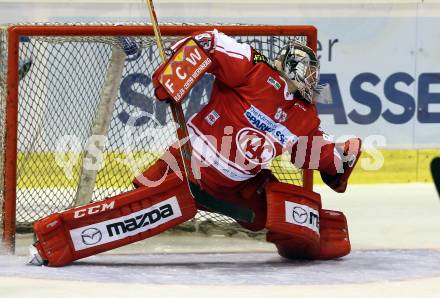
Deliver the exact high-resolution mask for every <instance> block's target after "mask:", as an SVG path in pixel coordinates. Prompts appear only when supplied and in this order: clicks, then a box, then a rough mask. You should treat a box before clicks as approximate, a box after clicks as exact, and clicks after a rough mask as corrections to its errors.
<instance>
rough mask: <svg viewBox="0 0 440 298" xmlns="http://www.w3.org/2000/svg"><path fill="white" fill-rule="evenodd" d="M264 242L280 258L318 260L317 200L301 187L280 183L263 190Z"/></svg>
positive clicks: (319, 201) (319, 204)
mask: <svg viewBox="0 0 440 298" xmlns="http://www.w3.org/2000/svg"><path fill="white" fill-rule="evenodd" d="M266 196H267V222H266V228H267V229H268V230H269V232H268V233H267V237H266V239H267V241H269V242H272V243H274V244H275V245H276V246H277V249H278V252H279V254H280V255H281V256H283V257H285V258H290V259H315V258H317V257H318V256H319V251H320V235H319V232H320V231H319V213H320V210H321V197H320V195H319V194H317V193H315V192H312V191H308V190H305V189H304V188H302V187H299V186H295V185H290V184H286V183H281V182H270V183H269V184H268V185H267V186H266Z"/></svg>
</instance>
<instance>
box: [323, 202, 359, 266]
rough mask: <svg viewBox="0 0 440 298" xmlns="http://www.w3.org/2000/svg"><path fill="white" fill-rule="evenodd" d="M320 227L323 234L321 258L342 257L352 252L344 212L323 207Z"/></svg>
mask: <svg viewBox="0 0 440 298" xmlns="http://www.w3.org/2000/svg"><path fill="white" fill-rule="evenodd" d="M319 227H320V228H319V232H320V234H321V239H320V252H319V259H322V260H328V259H334V258H340V257H343V256H345V255H348V254H349V253H350V250H351V245H350V238H349V237H348V227H347V219H346V218H345V215H344V213H342V212H340V211H333V210H324V209H322V210H321V212H320V223H319Z"/></svg>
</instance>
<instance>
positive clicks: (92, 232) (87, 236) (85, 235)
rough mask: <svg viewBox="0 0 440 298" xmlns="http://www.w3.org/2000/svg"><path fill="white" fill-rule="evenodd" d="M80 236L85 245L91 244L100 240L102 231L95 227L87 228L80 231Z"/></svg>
mask: <svg viewBox="0 0 440 298" xmlns="http://www.w3.org/2000/svg"><path fill="white" fill-rule="evenodd" d="M81 238H82V242H83V243H84V244H85V245H93V244H96V243H98V242H99V241H101V239H102V233H101V231H100V230H98V229H97V228H88V229H86V230H84V231H82V232H81Z"/></svg>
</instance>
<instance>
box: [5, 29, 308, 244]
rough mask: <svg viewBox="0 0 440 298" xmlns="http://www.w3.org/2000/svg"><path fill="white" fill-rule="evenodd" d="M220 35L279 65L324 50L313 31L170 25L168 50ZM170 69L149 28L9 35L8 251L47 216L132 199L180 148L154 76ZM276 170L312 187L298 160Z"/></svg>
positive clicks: (206, 82)
mask: <svg viewBox="0 0 440 298" xmlns="http://www.w3.org/2000/svg"><path fill="white" fill-rule="evenodd" d="M212 28H217V29H219V30H220V31H223V32H224V33H226V34H228V35H230V36H234V37H235V38H237V39H238V40H240V41H242V42H245V43H249V44H251V45H252V46H253V47H254V48H256V49H257V50H259V51H260V52H261V53H263V54H264V55H266V56H267V57H268V58H269V59H273V58H275V55H276V54H277V52H278V50H279V49H280V47H281V46H282V45H283V44H285V42H286V41H287V40H289V39H297V40H299V41H301V42H303V43H307V44H308V45H309V46H311V47H314V48H316V42H317V40H316V30H315V28H313V27H309V26H240V25H216V26H213V25H189V24H173V25H172V24H162V25H161V30H162V35H163V39H164V43H165V46H166V47H167V46H169V45H170V44H171V43H172V42H174V41H175V40H176V39H178V38H179V36H185V35H188V34H190V33H192V32H195V31H203V30H208V29H212ZM160 61H161V60H160V56H159V51H158V48H157V47H156V43H155V41H154V36H153V29H152V27H151V26H150V25H148V24H125V25H123V26H115V25H113V24H89V25H87V24H70V25H69V24H27V25H15V26H4V27H1V28H0V98H1V109H0V119H1V123H2V125H1V128H0V148H1V152H2V155H1V157H0V168H1V172H2V175H1V178H0V183H1V185H2V187H1V189H0V192H1V193H0V206H1V207H2V210H1V212H0V231H1V232H0V233H2V239H3V245H5V246H7V247H9V248H12V247H13V243H14V235H15V233H16V231H18V232H20V231H30V227H31V224H32V222H33V221H35V220H37V219H39V218H41V217H43V216H46V215H48V214H51V213H53V212H56V211H60V210H63V209H66V208H71V207H73V206H77V205H81V204H84V203H86V202H87V200H88V199H90V198H91V200H92V201H96V200H101V199H103V198H105V197H109V196H114V195H116V194H119V193H121V192H126V191H129V190H131V189H132V188H133V186H132V184H131V181H132V180H133V177H134V176H135V175H136V173H139V172H141V171H142V170H143V169H146V168H147V167H148V166H150V165H151V164H153V163H154V162H155V161H156V160H157V158H158V157H159V156H160V155H161V153H163V152H164V150H166V148H167V147H168V146H169V145H171V144H172V143H173V142H175V141H176V135H175V124H174V122H173V121H172V116H171V112H170V109H169V107H168V105H167V104H165V103H160V102H158V101H157V100H155V99H154V95H153V90H152V85H151V80H150V77H151V74H152V72H153V71H154V69H155V68H156V67H157V66H158V65H159V64H160ZM212 81H213V78H212V76H210V75H205V76H204V77H203V78H202V80H201V81H200V82H199V83H198V84H197V85H196V87H194V88H193V90H192V91H191V93H190V95H189V97H188V99H187V100H186V101H185V102H184V104H183V109H184V112H185V116H186V117H187V118H188V117H189V116H191V115H192V114H194V113H196V112H197V111H198V110H200V109H201V108H202V107H203V105H204V104H206V103H207V101H208V98H209V94H210V90H211V85H212ZM85 164H87V165H88V166H85ZM86 168H87V169H86ZM271 168H272V171H273V172H274V173H275V175H276V176H277V177H278V179H279V180H280V181H283V182H288V183H294V184H299V185H304V184H305V185H306V187H308V188H310V187H311V179H310V173H309V172H306V173H303V172H301V171H298V170H296V169H295V168H294V167H293V166H292V165H291V163H290V157H289V156H288V155H284V156H281V157H279V158H277V159H276V160H274V161H273V162H272V165H271ZM84 199H85V201H84ZM183 227H184V228H185V229H188V230H190V231H202V232H205V233H212V231H215V233H218V232H219V231H223V232H224V233H225V234H230V233H234V232H235V231H239V230H240V228H239V227H238V225H237V224H236V223H234V221H233V220H232V219H230V218H227V217H225V216H222V215H218V214H215V213H207V212H200V213H199V214H198V215H197V217H196V219H194V220H193V221H191V222H189V223H186V224H185V225H184V226H183Z"/></svg>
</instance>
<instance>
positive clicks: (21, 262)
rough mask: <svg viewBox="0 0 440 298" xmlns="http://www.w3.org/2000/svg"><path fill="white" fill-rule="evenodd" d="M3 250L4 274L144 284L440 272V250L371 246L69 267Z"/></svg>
mask: <svg viewBox="0 0 440 298" xmlns="http://www.w3.org/2000/svg"><path fill="white" fill-rule="evenodd" d="M25 263H26V257H15V256H0V276H8V277H22V278H38V279H49V280H69V281H71V280H77V281H93V282H103V283H106V282H109V283H110V282H111V283H139V284H187V285H188V284H189V285H314V284H316V285H322V284H347V283H368V282H381V281H398V280H411V279H418V278H428V277H438V276H440V266H438V264H440V252H438V251H431V250H365V251H354V252H353V253H351V254H350V255H349V256H348V257H345V258H343V259H340V260H333V261H286V260H284V259H282V258H280V257H278V256H277V255H276V254H275V253H245V254H243V253H221V254H142V255H98V256H94V257H90V258H87V259H84V260H81V261H77V262H75V263H74V264H73V265H71V266H67V267H63V268H49V267H35V266H27V265H25Z"/></svg>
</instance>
